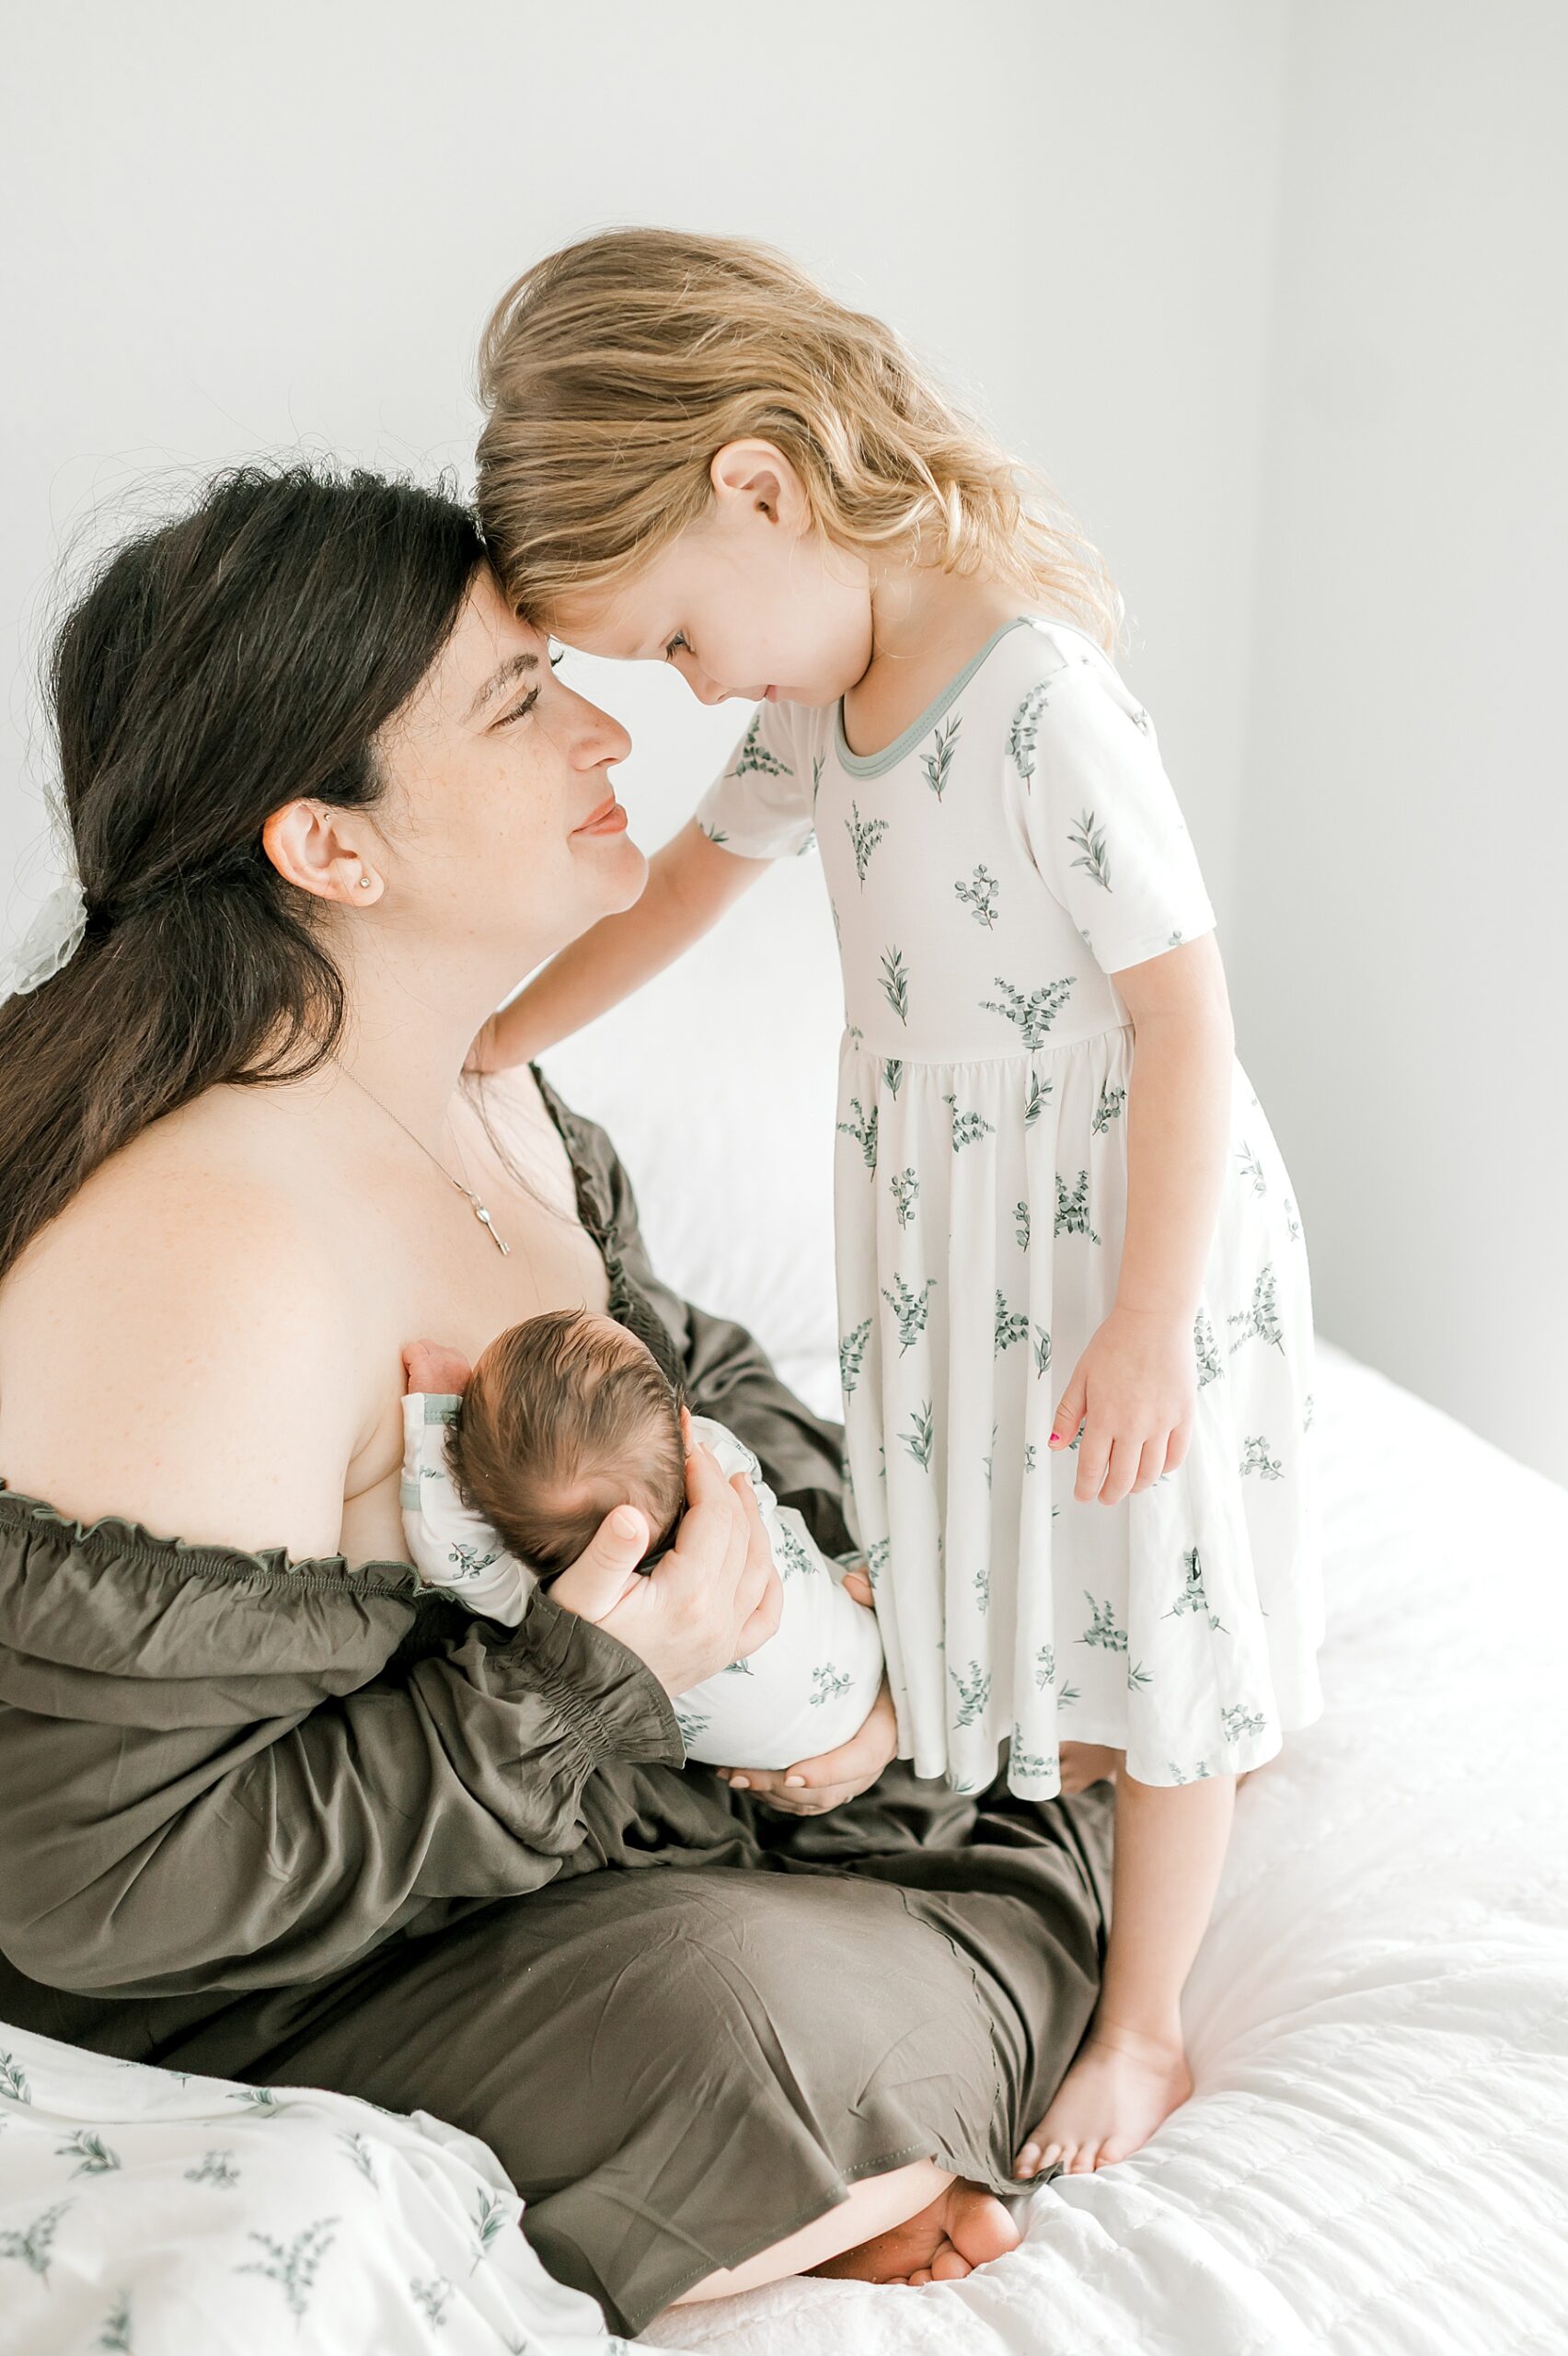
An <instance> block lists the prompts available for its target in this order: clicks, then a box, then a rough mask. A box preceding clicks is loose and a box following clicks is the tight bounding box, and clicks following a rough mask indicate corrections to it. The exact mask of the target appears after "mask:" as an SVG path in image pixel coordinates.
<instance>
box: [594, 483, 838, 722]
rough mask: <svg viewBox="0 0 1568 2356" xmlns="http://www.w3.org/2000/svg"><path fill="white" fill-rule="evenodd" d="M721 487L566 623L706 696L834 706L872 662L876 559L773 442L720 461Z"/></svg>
mask: <svg viewBox="0 0 1568 2356" xmlns="http://www.w3.org/2000/svg"><path fill="white" fill-rule="evenodd" d="M711 477H712V483H713V498H712V500H711V502H710V503H709V508H708V511H707V513H706V514H704V515H702V516H701V517H699V519H698V522H697V523H695V524H692V525H688V526H687V528H686V531H684V532H683V533H682V534H681V535H680V537H678V538H677V539H675V540H674V541H672V542H671V544H670V546H669V547H668V548H667V549H664V551H663V554H662V555H661V556H659V557H657V558H655V560H654V561H653V562H652V563H651V565H650V566H648V568H647V569H646V571H644V572H641V573H640V574H638V576H637V577H636V578H635V579H634V580H633V581H631V582H629V583H623V584H621V585H619V586H618V587H617V588H614V589H608V590H605V591H602V592H600V593H598V594H596V595H595V594H594V593H593V592H591V591H583V592H581V593H580V594H579V595H576V596H574V597H572V598H571V599H570V600H569V601H568V602H567V603H566V604H565V605H564V606H561V607H560V608H559V610H558V611H557V613H556V614H555V615H554V616H553V620H554V623H555V628H556V630H557V632H558V634H559V636H560V637H561V638H563V639H565V640H566V641H567V643H568V644H569V645H571V646H578V647H581V648H582V651H583V652H584V653H588V654H602V655H607V656H608V657H609V658H610V659H611V660H612V661H613V662H621V663H671V664H674V666H675V668H676V669H677V670H678V671H679V672H680V674H681V676H682V677H683V678H684V679H685V681H686V685H687V687H690V689H691V691H692V693H693V695H694V696H696V698H697V699H698V702H699V703H721V702H722V701H723V700H724V699H725V698H726V697H727V696H739V697H741V698H742V699H744V701H745V702H747V703H761V702H764V701H767V702H778V703H803V704H829V703H836V701H837V699H838V698H839V697H840V696H841V695H844V694H846V693H847V691H848V689H849V688H851V687H854V685H855V684H856V682H857V680H859V679H860V678H861V677H863V676H864V675H865V672H866V670H867V668H868V666H869V664H870V659H871V576H870V569H869V567H868V566H867V565H866V564H865V563H864V562H863V561H862V560H860V559H859V558H858V557H856V556H854V555H852V554H850V553H849V552H848V551H847V550H846V549H839V548H836V547H835V546H834V545H833V544H832V543H831V542H830V541H828V540H827V539H826V538H824V536H823V534H822V533H821V532H820V531H819V530H818V529H817V526H816V525H815V523H814V521H813V517H812V515H811V513H810V510H809V508H808V506H807V503H806V501H805V498H804V495H803V493H802V491H801V482H800V478H799V477H798V475H797V474H796V473H795V470H794V468H792V467H791V466H790V462H789V460H788V459H787V458H785V457H784V456H782V455H781V453H780V452H778V450H776V449H774V448H773V446H772V445H771V444H769V443H766V442H734V443H731V444H729V445H727V446H726V447H725V448H724V449H722V450H721V451H720V453H719V455H718V456H717V457H716V458H715V459H714V461H713V465H712V468H711Z"/></svg>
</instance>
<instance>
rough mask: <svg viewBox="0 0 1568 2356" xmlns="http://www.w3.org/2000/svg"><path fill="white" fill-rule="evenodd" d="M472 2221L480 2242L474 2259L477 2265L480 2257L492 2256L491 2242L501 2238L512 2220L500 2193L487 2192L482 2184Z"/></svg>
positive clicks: (476, 2199)
mask: <svg viewBox="0 0 1568 2356" xmlns="http://www.w3.org/2000/svg"><path fill="white" fill-rule="evenodd" d="M472 2222H473V2227H474V2237H475V2239H476V2241H477V2242H478V2257H476V2258H475V2260H474V2263H475V2265H476V2266H477V2265H478V2262H479V2259H480V2258H488V2257H489V2256H490V2244H491V2243H492V2242H496V2241H499V2240H500V2239H501V2236H502V2234H503V2233H504V2232H505V2231H506V2228H507V2226H508V2225H509V2224H510V2223H511V2222H512V2220H511V2218H510V2216H509V2215H508V2213H507V2206H506V2203H505V2201H504V2200H502V2199H501V2197H500V2195H499V2194H498V2193H494V2192H487V2191H486V2190H485V2189H484V2187H483V2186H482V2185H481V2186H480V2188H479V2189H478V2193H477V2194H476V2195H475V2200H474V2215H473V2221H472Z"/></svg>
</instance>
